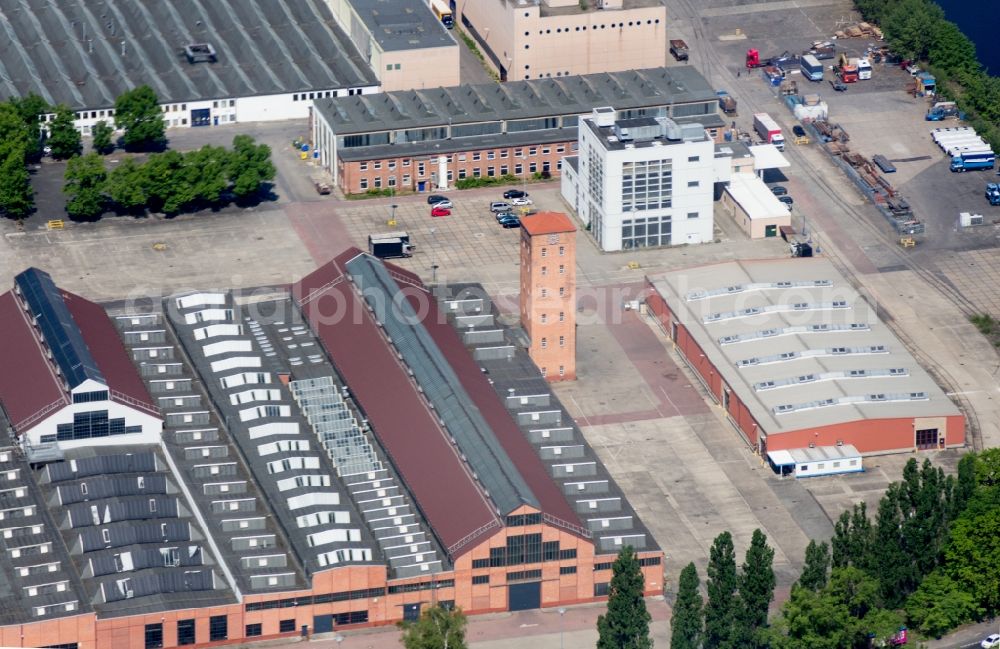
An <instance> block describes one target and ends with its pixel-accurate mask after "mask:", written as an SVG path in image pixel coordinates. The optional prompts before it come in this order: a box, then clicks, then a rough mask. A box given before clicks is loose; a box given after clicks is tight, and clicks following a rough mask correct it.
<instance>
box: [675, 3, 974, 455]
mask: <svg viewBox="0 0 1000 649" xmlns="http://www.w3.org/2000/svg"><path fill="white" fill-rule="evenodd" d="M668 5H669V6H672V7H675V8H677V9H679V11H678V10H676V9H675V11H674V13H675V15H677V16H680V17H683V18H684V19H685V20H687V21H688V24H689V25H690V29H691V31H692V34H693V38H692V39H690V41H689V42H688V45H689V48H690V50H691V52H692V54H693V56H694V57H696V58H694V60H696V61H698V63H699V69H700V70H701V72H702V74H703V75H704V76H705V77H706V78H707V79H708V80H709V82H710V83H712V84H714V85H715V86H716V87H718V86H719V85H721V84H725V86H726V87H730V88H733V90H732V91H731V92H730V94H732V95H734V96H736V97H737V99H738V101H739V103H740V106H742V107H746V109H747V112H763V111H767V110H771V109H773V108H774V106H773V105H770V104H769V105H767V106H764V105H762V104H761V102H760V101H758V100H757V99H755V98H754V97H752V96H750V95H749V93H746V92H742V88H741V87H740V84H737V83H736V78H735V76H734V75H733V74H732V72H731V70H730V69H729V68H731V67H732V62H729V67H727V65H726V62H725V61H723V60H722V57H721V56H720V55H719V53H718V52H717V51H716V50H715V48H714V47H713V46H712V43H711V41H710V37H709V36H708V35H707V34H706V32H705V29H704V27H703V26H702V23H701V18H700V17H699V15H698V8H697V5H696V4H695V2H693V1H692V0H670V2H668ZM737 63H738V62H737ZM781 108H782V110H783V107H781ZM786 156H788V157H789V158H791V159H793V160H794V161H795V162H796V165H797V170H798V171H799V172H800V173H802V175H804V176H806V177H808V178H809V180H811V181H812V184H813V186H814V187H815V188H817V189H818V190H819V191H820V193H821V195H822V198H824V199H826V201H827V202H828V204H830V205H833V206H835V207H836V208H838V209H839V210H840V212H841V213H842V214H843V216H844V217H846V219H847V220H849V221H850V223H851V225H852V227H856V228H858V229H859V231H860V232H862V233H863V234H864V235H865V236H866V237H868V238H870V240H872V241H875V242H877V243H880V244H882V245H883V246H884V247H885V248H886V250H888V254H889V256H890V257H891V259H889V260H885V263H882V266H890V265H891V266H893V267H895V268H899V267H904V268H906V269H907V270H909V271H910V272H912V273H914V274H915V275H917V276H918V277H920V278H921V279H922V280H923V281H925V282H926V283H927V284H928V285H929V286H931V287H932V288H933V289H935V290H936V291H938V292H939V293H941V294H942V295H943V296H944V297H946V298H947V299H948V300H949V301H950V302H952V303H953V304H955V305H956V306H957V307H958V309H959V310H960V311H961V312H962V313H963V314H964V315H965V316H971V315H974V314H975V313H978V309H977V308H976V307H975V305H974V304H973V303H972V302H971V301H970V300H968V299H967V298H966V297H965V296H964V295H962V293H961V292H960V291H958V290H957V289H956V288H955V287H954V286H952V285H951V283H950V282H949V281H948V280H947V279H945V278H943V277H941V276H940V275H939V273H938V272H936V271H933V270H930V269H928V268H926V267H925V266H924V265H922V264H919V263H917V262H915V261H914V260H913V258H912V256H911V255H909V254H906V253H905V252H904V251H902V250H900V249H899V248H898V246H897V243H898V242H897V240H896V237H894V236H891V235H890V234H889V233H888V232H886V230H885V229H883V227H880V226H882V225H883V219H882V217H881V215H878V214H877V213H876V208H875V207H874V206H873V205H867V204H866V206H865V207H866V208H867V209H866V210H865V211H863V210H862V209H859V208H858V206H856V205H854V204H852V203H851V202H849V201H848V200H846V199H845V198H844V197H843V194H842V190H841V189H840V188H837V187H834V186H833V184H832V183H831V181H830V180H829V172H830V171H831V170H834V171H836V174H837V177H843V174H842V173H841V172H840V171H839V170H838V169H837V168H836V167H835V166H834V165H833V163H832V161H829V160H828V161H826V164H824V165H823V166H824V168H823V169H820V168H819V166H818V165H816V164H815V163H814V162H813V161H812V160H810V159H809V158H808V157H807V156H804V155H803V154H801V153H799V152H797V151H787V152H786ZM843 179H844V181H845V184H846V180H847V179H846V178H843ZM849 191H855V190H853V189H851V190H849ZM866 212H867V213H866ZM813 223H815V221H814V222H813ZM813 229H814V230H815V229H816V226H815V225H813ZM820 232H822V230H821V231H820ZM855 240H856V239H855ZM826 255H827V257H828V258H829V259H830V260H831V261H832V262H833V264H834V266H835V267H836V268H837V269H838V271H840V272H841V273H842V274H843V275H844V276H845V277H847V278H848V280H849V281H850V282H851V284H852V285H853V286H854V288H855V289H856V290H859V293H860V292H861V291H860V289H861V288H863V286H864V284H863V282H862V281H861V279H860V276H859V273H858V272H857V271H855V269H854V268H853V267H852V266H851V264H850V263H849V262H847V261H846V260H845V259H844V258H843V257H842V256H841V255H840V254H838V253H836V251H835V250H833V251H832V250H831V248H829V247H828V248H826ZM861 294H862V295H863V293H861ZM886 324H887V326H889V328H890V329H891V330H892V331H893V333H895V334H896V336H897V337H898V338H900V340H902V341H903V343H904V344H905V345H906V346H907V348H908V349H909V350H910V352H911V353H912V354H913V356H914V357H915V358H916V359H917V361H918V362H919V363H920V364H921V365H922V366H923V367H924V369H926V370H927V372H928V373H929V374H930V375H931V376H932V377H933V378H934V379H935V381H937V382H938V384H939V385H941V386H942V387H944V388H945V389H946V390H947V391H948V392H949V393H951V394H952V396H953V398H954V399H955V400H957V401H958V403H959V407H960V409H961V410H962V412H963V414H964V415H965V417H966V421H967V422H968V439H969V440H970V441H971V446H972V448H973V450H976V451H979V450H982V449H983V439H982V429H981V426H980V422H979V416H978V414H977V413H976V410H975V408H974V407H973V406H972V404H971V402H970V401H969V400H968V398H967V397H965V396H964V395H963V394H962V389H961V386H960V384H959V383H958V381H957V380H956V379H955V377H954V376H953V375H952V374H951V373H950V372H949V371H948V370H947V369H946V368H945V367H943V366H942V365H940V364H939V363H937V362H935V361H934V359H933V358H931V357H930V356H929V355H928V354H926V353H924V352H923V351H922V350H921V348H920V346H919V345H918V344H917V343H916V342H915V341H914V340H913V338H912V337H911V336H909V335H908V334H907V333H906V332H905V331H903V330H902V328H901V327H899V326H898V325H897V324H896V323H895V322H894V321H892V320H886Z"/></svg>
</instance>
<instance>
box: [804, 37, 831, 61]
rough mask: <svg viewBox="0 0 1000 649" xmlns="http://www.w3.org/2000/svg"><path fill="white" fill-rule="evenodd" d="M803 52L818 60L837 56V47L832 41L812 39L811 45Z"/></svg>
mask: <svg viewBox="0 0 1000 649" xmlns="http://www.w3.org/2000/svg"><path fill="white" fill-rule="evenodd" d="M803 54H812V55H813V56H815V57H816V58H817V59H819V60H820V61H825V60H827V59H832V58H833V57H835V56H837V48H836V47H834V45H833V42H832V41H813V44H812V47H810V48H809V49H808V50H807V51H805V52H803Z"/></svg>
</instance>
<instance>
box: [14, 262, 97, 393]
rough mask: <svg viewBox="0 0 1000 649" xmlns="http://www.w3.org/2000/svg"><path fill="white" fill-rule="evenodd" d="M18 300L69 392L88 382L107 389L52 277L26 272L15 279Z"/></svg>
mask: <svg viewBox="0 0 1000 649" xmlns="http://www.w3.org/2000/svg"><path fill="white" fill-rule="evenodd" d="M14 282H15V284H16V285H17V287H18V288H19V289H20V291H21V296H22V297H23V298H24V300H25V301H26V302H27V303H28V307H29V308H30V309H31V312H32V315H34V316H35V318H37V321H38V328H39V329H40V330H41V332H42V335H43V336H45V342H46V344H47V345H48V347H49V349H50V350H51V351H52V358H53V360H55V362H56V364H57V365H58V366H59V369H60V370H62V373H63V376H64V377H66V381H67V382H68V383H69V386H70V388H75V387H76V386H78V385H80V384H81V383H83V382H84V381H86V380H87V379H92V380H94V381H98V382H99V383H103V384H104V385H107V381H106V380H105V378H104V375H103V374H102V373H101V370H100V368H99V367H98V366H97V361H95V360H94V357H93V356H92V355H91V353H90V349H88V348H87V343H85V342H84V341H83V334H82V333H80V328H79V327H78V326H77V324H76V321H74V320H73V316H72V315H71V314H70V312H69V307H67V306H66V301H65V299H64V298H63V296H62V293H60V292H59V289H58V288H57V287H56V285H55V282H53V281H52V277H51V276H50V275H49V274H48V273H46V272H45V271H42V270H39V269H37V268H29V269H28V270H26V271H24V272H23V273H21V274H20V275H18V276H17V277H15V278H14Z"/></svg>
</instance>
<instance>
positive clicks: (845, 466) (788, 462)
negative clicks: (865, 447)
mask: <svg viewBox="0 0 1000 649" xmlns="http://www.w3.org/2000/svg"><path fill="white" fill-rule="evenodd" d="M767 459H768V461H769V462H770V463H771V466H772V467H774V468H775V470H777V471H778V472H779V473H780V474H781V475H783V476H784V475H788V474H789V473H791V474H792V475H794V476H795V477H796V478H816V477H819V476H824V475H838V474H841V473H858V472H860V471H864V470H865V468H864V459H863V458H862V456H861V453H859V452H858V449H857V448H855V447H854V446H853V445H851V444H844V445H843V446H818V447H809V448H795V449H791V450H787V451H768V453H767Z"/></svg>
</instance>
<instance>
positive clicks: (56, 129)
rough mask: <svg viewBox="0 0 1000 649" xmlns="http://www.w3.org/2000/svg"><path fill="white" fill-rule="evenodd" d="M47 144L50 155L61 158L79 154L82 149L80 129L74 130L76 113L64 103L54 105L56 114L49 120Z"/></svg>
mask: <svg viewBox="0 0 1000 649" xmlns="http://www.w3.org/2000/svg"><path fill="white" fill-rule="evenodd" d="M48 145H49V147H50V148H51V149H52V157H53V158H58V159H61V160H65V159H66V158H72V157H73V156H75V155H80V151H82V150H83V145H82V144H81V138H80V131H78V130H76V113H74V112H73V109H71V108H70V107H69V106H67V105H66V104H59V105H58V106H56V115H55V117H54V118H52V121H51V122H49V139H48Z"/></svg>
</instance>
